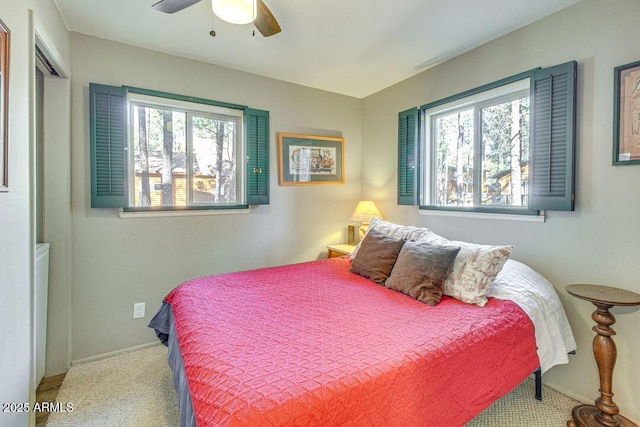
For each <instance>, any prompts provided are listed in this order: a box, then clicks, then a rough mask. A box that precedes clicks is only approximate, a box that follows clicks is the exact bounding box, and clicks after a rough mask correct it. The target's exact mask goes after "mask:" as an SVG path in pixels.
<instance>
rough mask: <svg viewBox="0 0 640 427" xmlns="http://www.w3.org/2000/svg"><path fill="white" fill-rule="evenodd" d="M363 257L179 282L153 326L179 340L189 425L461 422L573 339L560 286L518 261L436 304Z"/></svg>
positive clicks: (166, 338)
mask: <svg viewBox="0 0 640 427" xmlns="http://www.w3.org/2000/svg"><path fill="white" fill-rule="evenodd" d="M353 263H354V260H352V259H350V258H349V257H348V256H346V257H341V258H332V259H327V260H319V261H312V262H306V263H300V264H294V265H286V266H279V267H271V268H263V269H258V270H252V271H244V272H236V273H228V274H221V275H215V276H208V277H201V278H197V279H194V280H191V281H188V282H186V283H183V284H182V285H180V286H178V287H177V288H175V289H174V290H172V291H171V292H170V293H169V294H168V295H167V296H166V298H165V299H164V301H163V304H162V306H161V307H160V309H159V310H158V312H157V313H156V316H155V317H154V318H153V320H152V321H151V323H150V325H149V326H150V327H152V328H153V329H154V330H155V331H156V334H157V335H158V337H159V338H160V340H161V341H162V342H163V343H164V344H166V345H167V346H168V348H169V350H168V354H169V356H168V358H169V364H170V366H171V368H172V370H173V375H174V383H175V386H176V390H177V392H178V396H179V405H180V424H181V426H193V425H198V426H294V425H296V426H297V425H306V426H366V425H371V426H407V425H412V426H420V425H424V426H435V425H446V426H461V425H464V424H465V423H466V422H468V421H469V420H471V419H472V418H473V417H475V416H476V415H477V414H479V413H480V412H482V411H483V410H484V409H486V408H487V407H488V406H489V405H490V404H491V403H492V402H494V401H495V400H497V399H499V398H500V397H502V396H504V395H505V394H507V393H508V392H509V391H511V390H512V389H513V388H515V387H516V386H517V385H518V384H520V383H521V382H522V381H523V380H524V379H525V378H527V377H528V376H529V375H531V374H532V373H533V372H534V371H535V370H537V369H541V371H542V372H544V371H546V370H548V369H549V368H550V367H552V366H554V365H556V364H559V363H567V353H568V352H569V351H571V350H574V349H575V341H574V340H573V336H572V335H571V331H570V329H569V327H568V323H567V322H566V316H565V314H564V312H563V311H562V306H561V305H560V302H559V300H558V297H557V295H556V294H555V291H554V290H553V287H551V285H550V284H548V282H546V281H545V280H544V278H542V276H539V275H537V273H535V272H533V270H531V269H529V267H527V266H525V265H524V264H521V263H518V262H517V261H513V260H508V261H506V262H505V264H504V266H502V268H501V271H500V272H499V273H498V274H497V276H496V277H495V280H492V283H491V286H490V289H489V292H488V293H487V295H486V296H487V298H486V302H485V303H484V304H483V305H479V304H469V303H466V302H462V301H460V300H459V299H457V298H454V297H451V296H447V295H442V296H441V298H440V300H439V301H438V303H437V304H435V305H428V304H425V303H424V302H421V301H419V300H417V299H416V298H412V297H410V296H408V295H406V294H404V293H402V292H398V291H396V290H392V289H389V288H387V287H385V286H380V284H376V283H374V282H373V281H371V280H369V279H368V278H366V277H363V276H361V275H359V274H356V273H354V272H353V271H352V265H353ZM533 282H535V283H533ZM510 299H512V300H515V301H516V302H514V301H512V300H510ZM534 324H535V326H534ZM572 347H573V348H572Z"/></svg>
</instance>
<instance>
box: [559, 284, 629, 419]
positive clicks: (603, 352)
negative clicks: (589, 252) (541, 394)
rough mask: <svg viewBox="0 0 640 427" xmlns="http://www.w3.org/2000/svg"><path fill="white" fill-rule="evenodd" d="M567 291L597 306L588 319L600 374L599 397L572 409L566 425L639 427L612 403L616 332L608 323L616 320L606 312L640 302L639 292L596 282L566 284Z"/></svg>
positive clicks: (610, 323)
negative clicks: (591, 327) (593, 335)
mask: <svg viewBox="0 0 640 427" xmlns="http://www.w3.org/2000/svg"><path fill="white" fill-rule="evenodd" d="M566 289H567V292H568V293H569V294H571V295H573V296H574V297H576V298H580V299H583V300H586V301H590V302H591V303H592V304H593V305H595V306H596V311H594V312H593V314H592V315H591V318H592V319H593V320H594V321H595V322H596V323H597V325H596V326H594V327H593V330H594V332H595V333H596V336H595V338H594V339H593V354H594V356H595V359H596V364H597V365H598V373H599V375H600V397H599V398H598V399H596V402H595V406H594V405H578V406H576V407H575V408H573V410H572V411H571V416H572V419H571V420H569V421H567V426H568V427H619V426H622V427H638V425H637V424H635V423H633V422H632V421H631V420H629V419H627V418H625V417H623V416H622V415H620V413H619V408H618V406H617V405H616V404H615V403H614V402H613V391H612V387H611V378H612V377H613V368H614V366H615V364H616V356H617V351H616V344H615V343H614V342H613V339H612V338H611V336H612V335H615V334H616V332H615V331H614V330H613V329H611V325H613V324H614V323H615V322H616V319H615V317H613V315H612V314H611V313H610V312H609V309H610V308H611V307H614V306H616V305H626V306H630V305H640V295H638V294H636V293H635V292H631V291H626V290H624V289H618V288H612V287H610V286H599V285H568V286H567V287H566Z"/></svg>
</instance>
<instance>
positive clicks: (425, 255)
mask: <svg viewBox="0 0 640 427" xmlns="http://www.w3.org/2000/svg"><path fill="white" fill-rule="evenodd" d="M458 251H460V247H459V246H454V245H448V244H447V245H438V244H434V243H426V242H406V243H405V244H404V246H403V247H402V250H401V251H400V253H399V254H398V259H397V261H396V263H395V265H394V267H393V270H392V271H391V275H390V276H389V278H388V279H387V281H386V282H385V286H386V287H387V288H389V289H393V290H395V291H399V292H402V293H403V294H406V295H409V296H410V297H413V298H415V299H417V300H418V301H422V302H424V303H426V304H428V305H432V306H433V305H436V304H438V303H439V302H440V298H442V286H443V285H444V281H445V280H446V278H447V277H448V276H449V274H450V273H451V270H452V268H453V262H454V260H455V259H456V255H458Z"/></svg>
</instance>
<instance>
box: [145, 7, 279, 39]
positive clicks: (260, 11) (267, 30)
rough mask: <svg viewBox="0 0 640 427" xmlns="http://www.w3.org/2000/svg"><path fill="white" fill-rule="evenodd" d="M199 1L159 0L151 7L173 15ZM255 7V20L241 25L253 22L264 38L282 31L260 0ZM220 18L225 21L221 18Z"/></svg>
mask: <svg viewBox="0 0 640 427" xmlns="http://www.w3.org/2000/svg"><path fill="white" fill-rule="evenodd" d="M200 1H201V0H160V1H159V2H158V3H156V4H154V5H153V6H152V7H153V8H154V9H155V10H159V11H160V12H164V13H175V12H179V11H181V10H182V9H186V8H187V7H189V6H192V5H194V4H196V3H198V2H200ZM227 3H228V2H227ZM255 7H256V10H255V11H254V12H255V20H253V21H248V22H242V23H249V22H253V25H254V26H255V27H256V28H257V29H258V31H260V34H262V35H263V36H264V37H270V36H273V35H274V34H278V33H279V32H280V31H282V30H281V29H280V25H279V24H278V21H276V18H275V17H274V16H273V14H272V13H271V11H270V10H269V8H268V7H267V5H266V4H264V2H263V1H262V0H256V6H255ZM221 18H222V19H224V20H227V19H225V18H223V17H221ZM228 22H232V21H228ZM232 23H238V22H232Z"/></svg>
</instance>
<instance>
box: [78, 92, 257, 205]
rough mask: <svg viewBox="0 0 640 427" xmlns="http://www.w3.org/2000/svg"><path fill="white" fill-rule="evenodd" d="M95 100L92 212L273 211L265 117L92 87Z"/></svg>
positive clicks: (220, 105) (206, 102)
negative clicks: (257, 207)
mask: <svg viewBox="0 0 640 427" xmlns="http://www.w3.org/2000/svg"><path fill="white" fill-rule="evenodd" d="M90 95H91V100H90V105H91V114H90V116H91V148H92V150H91V153H92V156H91V160H92V207H120V208H124V209H125V210H149V209H151V210H154V209H205V208H206V209H216V208H217V209H220V208H227V209H228V208H238V207H245V206H246V205H249V204H268V202H269V187H268V184H269V182H268V181H269V179H268V165H269V160H268V152H269V150H268V141H269V130H268V128H269V127H268V124H269V122H268V121H269V115H268V112H266V111H260V110H254V109H251V108H248V107H243V106H236V105H231V104H223V103H218V102H215V101H209V100H202V99H194V98H188V97H184V96H179V95H173V94H166V93H159V92H154V91H148V90H144V89H137V88H127V87H111V86H104V85H97V84H93V83H92V84H91V85H90ZM245 159H246V161H245Z"/></svg>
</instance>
